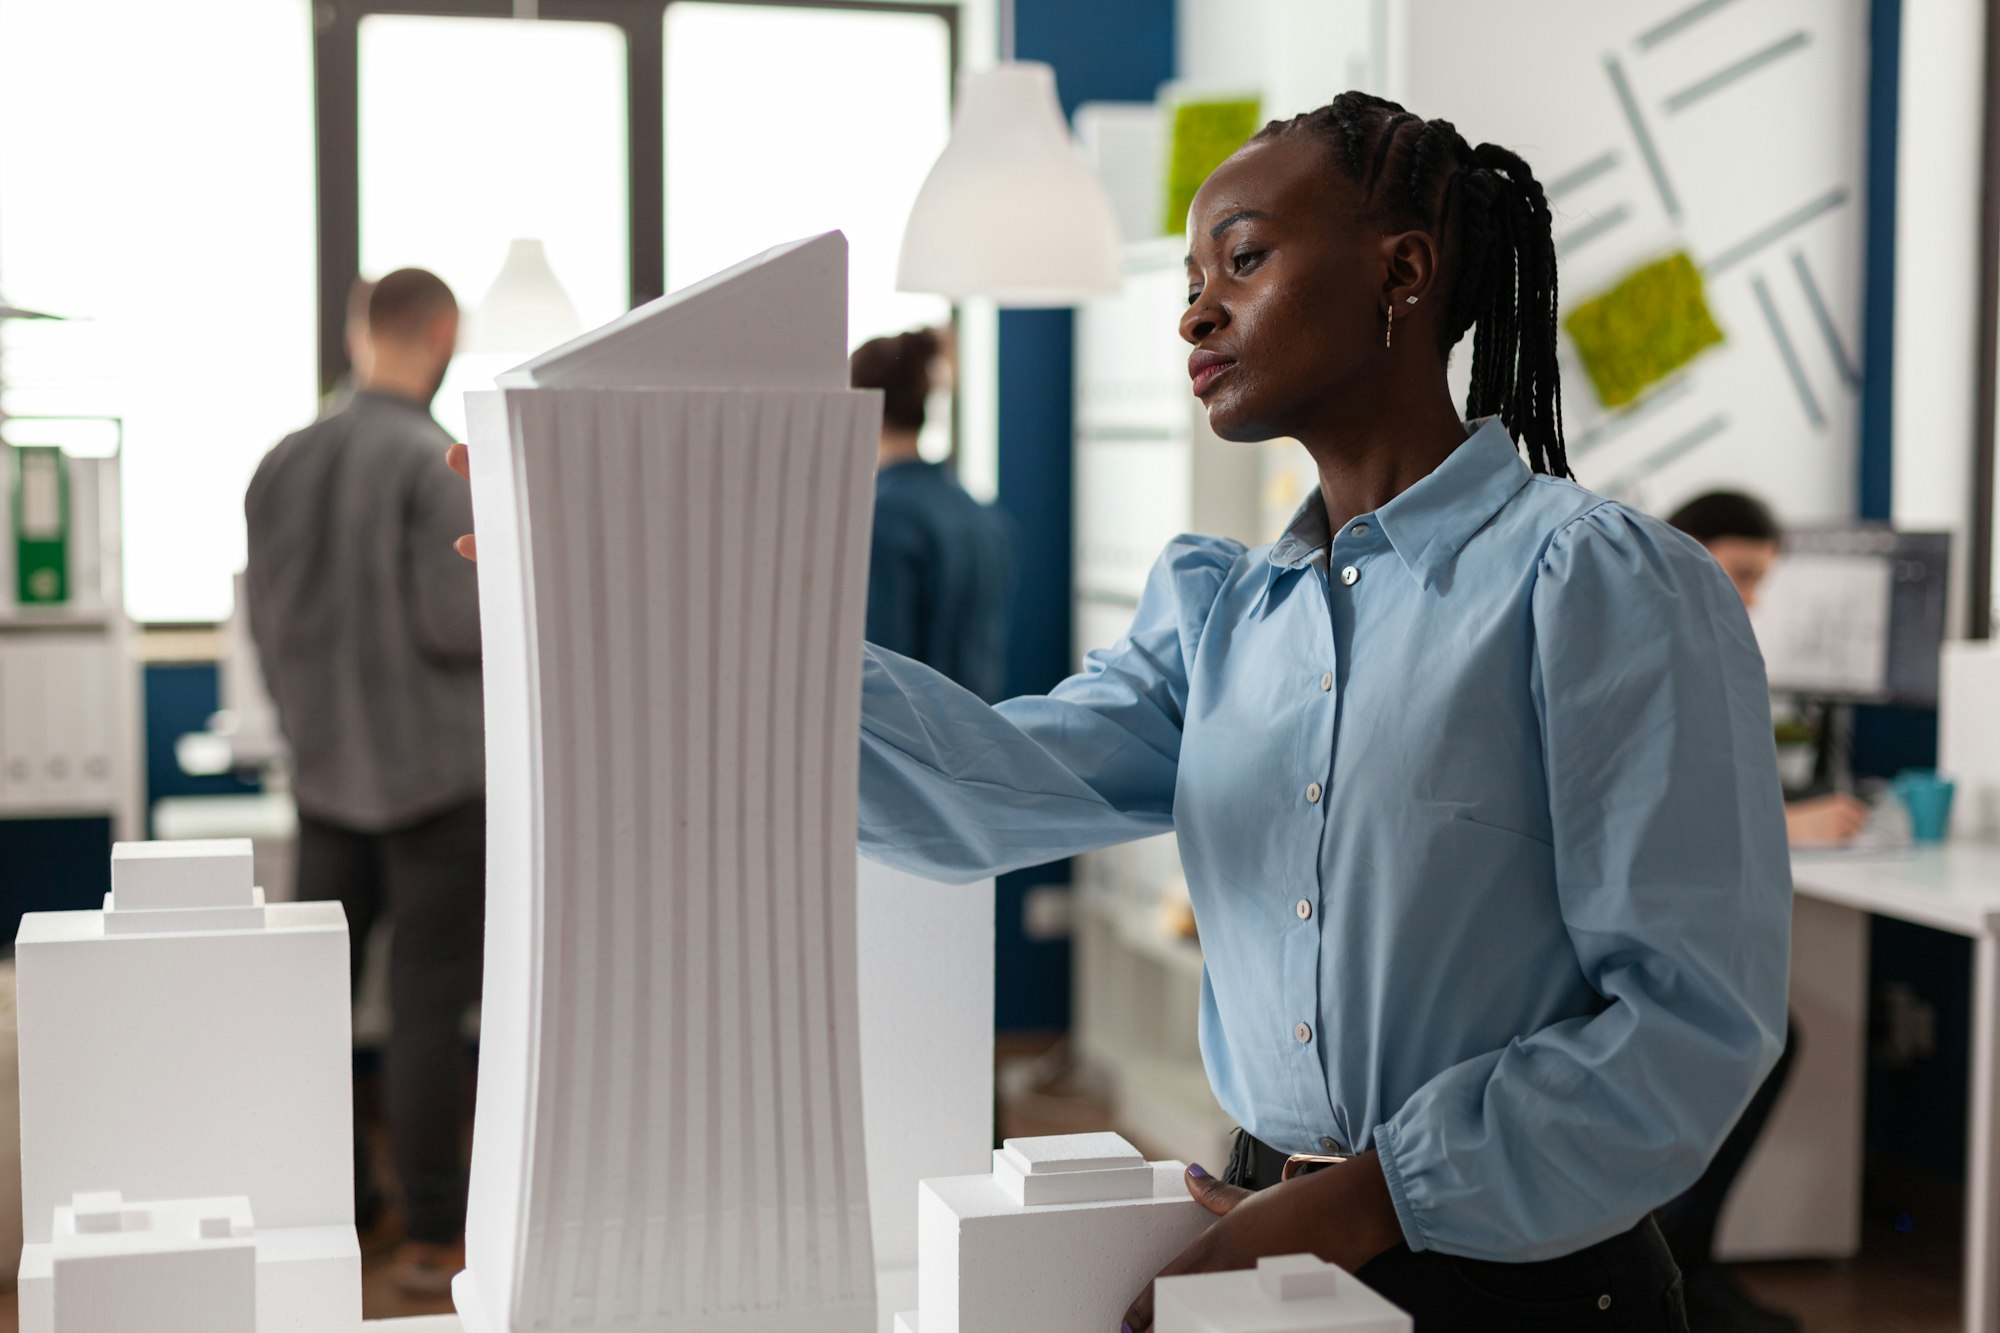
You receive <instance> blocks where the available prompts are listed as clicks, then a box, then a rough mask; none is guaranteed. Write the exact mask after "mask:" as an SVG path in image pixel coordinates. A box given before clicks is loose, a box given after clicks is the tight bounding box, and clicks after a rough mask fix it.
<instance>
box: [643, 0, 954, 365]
mask: <svg viewBox="0 0 2000 1333" xmlns="http://www.w3.org/2000/svg"><path fill="white" fill-rule="evenodd" d="M664 40H665V47H666V74H665V79H666V191H667V206H666V258H667V287H668V289H669V290H672V289H674V288H677V287H683V286H685V285H687V284H688V283H690V282H693V281H695V280H697V279H699V278H702V277H705V276H707V275H708V274H710V273H713V272H715V271H716V270H717V269H721V268H726V267H728V266H729V265H731V264H733V263H735V262H736V261H738V260H740V259H744V258H747V257H749V256H750V255H753V254H755V253H756V252H758V251H759V250H762V249H764V248H766V247H768V246H772V245H776V244H778V243H779V242H782V241H787V240H792V239H794V238H796V237H799V236H805V235H808V234H810V233H813V232H820V231H827V230H831V229H833V228H839V229H840V230H841V231H843V232H845V233H846V234H847V240H848V245H849V260H848V262H849V288H848V316H847V318H848V343H849V346H850V347H852V346H853V345H854V344H856V343H859V342H861V341H863V340H864V339H867V338H871V337H874V336H875V335H877V334H882V333H896V332H900V331H902V330H904V329H908V328H914V327H916V326H918V325H923V324H937V323H940V322H942V321H944V320H945V319H947V318H948V317H949V315H950V307H949V306H948V305H947V303H946V302H945V301H944V300H943V299H942V298H939V297H934V296H922V295H912V294H910V293H907V292H898V291H897V290H896V253H897V250H898V248H899V247H900V246H901V245H902V240H903V223H904V221H905V220H906V219H907V218H908V217H909V213H910V205H911V203H912V202H913V201H914V200H915V199H916V196H917V189H918V187H919V186H921V185H922V184H923V181H924V176H925V174H926V173H928V172H929V170H930V167H931V163H932V162H933V161H935V160H936V158H937V155H938V153H939V151H940V150H942V149H943V147H944V144H945V139H946V137H947V136H948V134H949V133H950V128H951V100H950V99H951V77H952V71H951V32H950V27H949V25H948V24H947V22H946V21H945V19H944V18H943V17H942V16H941V15H939V14H935V13H928V12H922V11H916V12H909V13H896V12H893V11H886V10H856V9H817V8H810V7H804V6H798V7H794V6H785V5H763V4H756V5H743V4H727V3H701V2H700V0H673V2H672V3H670V4H668V5H667V11H666V30H665V38H664Z"/></svg>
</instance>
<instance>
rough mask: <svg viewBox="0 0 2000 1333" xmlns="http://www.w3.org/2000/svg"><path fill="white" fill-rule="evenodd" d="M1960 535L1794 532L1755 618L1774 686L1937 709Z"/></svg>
mask: <svg viewBox="0 0 2000 1333" xmlns="http://www.w3.org/2000/svg"><path fill="white" fill-rule="evenodd" d="M1950 565H1951V537H1950V535H1949V534H1947V533H1941V532H1897V531H1895V530H1894V529H1891V528H1889V527H1886V526H1882V525H1869V524H1860V525H1848V526H1845V527H1837V528H1808V529H1802V530H1794V531H1789V532H1787V533H1786V534H1785V543H1784V553H1783V554H1782V555H1781V556H1780V557H1779V558H1778V563H1777V564H1776V565H1775V566H1774V567H1773V568H1772V570H1771V574H1770V577H1769V578H1767V579H1766V580H1765V582H1764V586H1763V588H1762V590H1761V591H1760V592H1759V593H1758V597H1757V606H1756V608H1755V610H1753V611H1752V612H1751V617H1750V619H1751V624H1752V625H1753V626H1754V627H1755V628H1756V631H1757V643H1758V645H1759V647H1761V648H1762V649H1763V652H1764V667H1765V670H1766V672H1767V673H1768V674H1769V676H1770V680H1771V688H1772V689H1773V690H1774V691H1776V692H1778V693H1780V694H1795V695H1800V696H1802V697H1805V698H1810V699H1815V700H1824V701H1827V702H1832V703H1870V704H1905V705H1911V706H1917V707H1925V708H1935V707H1936V706H1937V701H1938V657H1939V653H1940V651H1941V649H1942V645H1943V643H1944V629H1945V596H1946V589H1945V580H1946V577H1947V575H1948V572H1949V569H1950Z"/></svg>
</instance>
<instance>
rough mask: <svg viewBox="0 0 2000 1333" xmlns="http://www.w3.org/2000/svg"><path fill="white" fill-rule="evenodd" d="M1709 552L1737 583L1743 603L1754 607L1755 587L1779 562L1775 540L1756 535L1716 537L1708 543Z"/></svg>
mask: <svg viewBox="0 0 2000 1333" xmlns="http://www.w3.org/2000/svg"><path fill="white" fill-rule="evenodd" d="M1708 553H1709V554H1710V555H1712V556H1714V557H1715V563H1716V564H1718V565H1721V566H1722V572H1723V573H1725V574H1727V575H1729V581H1730V582H1731V583H1733V584H1735V585H1736V592H1737V595H1738V596H1740V597H1742V599H1743V605H1745V606H1747V607H1753V608H1754V607H1755V606H1756V605H1757V590H1758V589H1759V588H1761V587H1763V586H1764V579H1765V577H1766V576H1768V575H1769V574H1770V572H1771V566H1772V565H1775V564H1776V563H1778V543H1776V542H1771V541H1763V540H1761V539H1759V538H1756V537H1717V538H1716V539H1715V540H1714V541H1712V542H1710V543H1708Z"/></svg>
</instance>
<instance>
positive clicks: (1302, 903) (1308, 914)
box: [1298, 898, 1313, 921]
mask: <svg viewBox="0 0 2000 1333" xmlns="http://www.w3.org/2000/svg"><path fill="white" fill-rule="evenodd" d="M1298 913H1299V920H1301V921H1310V920H1312V914H1313V905H1312V904H1311V903H1309V902H1307V901H1306V900H1305V899H1303V898H1301V899H1299V906H1298Z"/></svg>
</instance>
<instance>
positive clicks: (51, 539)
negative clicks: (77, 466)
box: [13, 445, 69, 606]
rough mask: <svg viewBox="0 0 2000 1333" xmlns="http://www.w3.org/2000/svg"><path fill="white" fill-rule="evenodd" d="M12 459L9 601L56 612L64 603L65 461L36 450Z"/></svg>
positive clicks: (66, 553) (23, 450) (23, 451)
mask: <svg viewBox="0 0 2000 1333" xmlns="http://www.w3.org/2000/svg"><path fill="white" fill-rule="evenodd" d="M13 453H14V575H15V597H16V598H17V599H18V600H19V602H20V604H21V605H22V606H60V605H62V604H63V603H64V602H67V601H68V600H69V460H68V459H66V458H64V457H63V452H62V450H60V449H55V448H48V447H44V446H39V445H38V446H33V447H23V448H17V449H15V450H14V451H13Z"/></svg>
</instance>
